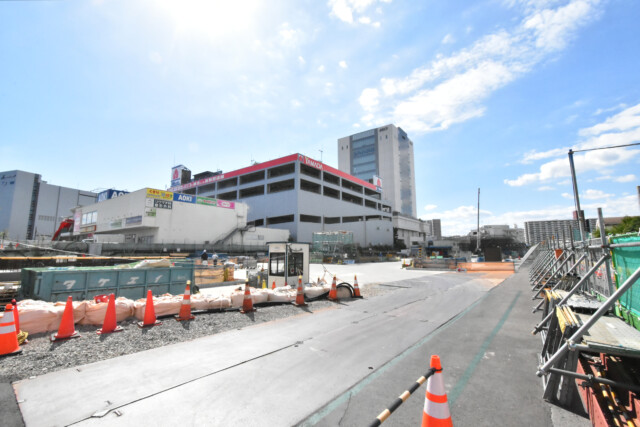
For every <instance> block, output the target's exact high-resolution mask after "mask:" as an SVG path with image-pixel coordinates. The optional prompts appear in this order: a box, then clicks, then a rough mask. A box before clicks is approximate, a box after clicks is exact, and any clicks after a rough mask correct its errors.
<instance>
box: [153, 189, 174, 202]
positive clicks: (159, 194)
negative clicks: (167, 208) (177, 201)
mask: <svg viewBox="0 0 640 427" xmlns="http://www.w3.org/2000/svg"><path fill="white" fill-rule="evenodd" d="M147 197H150V198H152V199H160V200H173V193H172V192H170V191H162V190H156V189H154V188H147Z"/></svg>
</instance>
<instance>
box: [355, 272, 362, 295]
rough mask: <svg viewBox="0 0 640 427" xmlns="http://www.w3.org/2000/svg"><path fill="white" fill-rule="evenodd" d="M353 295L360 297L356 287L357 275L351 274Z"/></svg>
mask: <svg viewBox="0 0 640 427" xmlns="http://www.w3.org/2000/svg"><path fill="white" fill-rule="evenodd" d="M353 296H354V298H362V295H360V288H359V287H358V276H353Z"/></svg>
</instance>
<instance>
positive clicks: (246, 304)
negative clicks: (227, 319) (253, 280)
mask: <svg viewBox="0 0 640 427" xmlns="http://www.w3.org/2000/svg"><path fill="white" fill-rule="evenodd" d="M252 311H256V309H255V308H253V299H251V290H250V287H249V281H248V280H247V281H246V282H245V284H244V300H242V310H240V313H242V314H244V313H251V312H252Z"/></svg>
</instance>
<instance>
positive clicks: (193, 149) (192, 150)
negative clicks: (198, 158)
mask: <svg viewBox="0 0 640 427" xmlns="http://www.w3.org/2000/svg"><path fill="white" fill-rule="evenodd" d="M187 147H188V149H189V152H190V153H197V152H198V151H200V145H199V144H198V143H197V142H190V143H189V144H188V145H187Z"/></svg>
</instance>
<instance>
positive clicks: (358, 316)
mask: <svg viewBox="0 0 640 427" xmlns="http://www.w3.org/2000/svg"><path fill="white" fill-rule="evenodd" d="M349 267H351V268H355V269H358V270H362V271H361V272H360V274H362V276H363V277H362V283H363V284H364V285H365V286H366V284H367V283H373V282H377V281H382V280H383V279H384V278H386V277H393V278H395V279H397V280H396V281H393V282H390V283H387V284H386V285H387V286H388V289H389V292H387V293H385V294H384V295H381V296H378V297H375V298H370V299H368V300H351V301H348V302H342V303H340V304H336V306H335V307H334V308H331V309H325V310H323V311H318V312H315V313H313V314H309V313H308V310H306V309H304V308H301V311H300V312H301V314H300V315H299V316H296V317H293V318H287V319H282V320H279V321H276V322H271V323H267V324H260V325H256V326H253V327H249V328H245V329H243V330H237V331H228V332H225V333H221V334H217V335H213V336H210V337H205V338H200V339H197V340H194V341H192V342H188V343H181V344H176V345H171V346H166V347H163V348H158V349H154V350H149V351H145V352H141V353H137V354H132V355H128V356H124V357H120V358H116V359H111V360H106V361H102V362H97V363H94V364H90V365H85V366H82V367H79V368H74V369H69V370H65V371H59V372H54V373H51V374H48V375H44V376H42V377H37V378H35V379H30V380H24V381H21V382H18V383H16V384H14V388H15V391H16V395H17V398H18V401H19V404H20V408H21V411H22V414H23V417H24V420H25V423H26V425H27V426H40V425H43V426H45V425H46V426H49V425H69V424H74V425H75V424H77V425H131V426H134V425H135V426H139V425H148V424H156V425H169V424H174V423H181V424H183V425H238V424H242V425H268V426H280V425H282V426H288V425H295V424H300V423H302V424H304V425H314V424H321V425H338V424H340V425H363V424H365V425H366V424H368V423H369V422H370V421H371V420H373V419H374V418H375V416H376V415H377V414H378V413H379V412H380V411H382V410H383V409H384V408H385V407H386V406H387V405H388V404H390V403H391V402H392V401H393V400H394V399H395V398H396V397H397V396H398V395H399V394H400V393H401V392H402V391H404V390H405V389H406V388H408V387H409V386H410V385H411V383H412V382H413V381H415V379H417V378H418V377H419V376H420V375H422V374H423V373H424V372H426V370H427V369H428V361H429V357H430V354H432V353H436V352H440V356H441V358H442V363H443V366H444V368H445V374H444V375H445V381H446V386H447V391H448V393H450V396H451V397H450V400H451V401H452V411H453V413H454V422H456V424H457V425H515V424H520V425H551V424H552V421H551V412H552V411H551V410H550V409H549V408H548V407H547V405H546V404H544V402H542V400H541V399H540V397H539V396H540V394H541V389H540V387H539V385H538V380H537V377H535V374H534V372H535V351H536V350H537V348H539V346H540V344H539V341H533V342H532V341H530V339H534V340H537V338H530V337H527V336H526V335H525V337H524V338H523V337H522V336H515V335H514V336H502V335H501V333H500V332H501V331H502V332H503V331H506V330H507V329H508V328H505V325H506V324H507V323H509V322H510V321H511V318H512V315H513V313H514V312H515V307H516V305H518V304H521V303H522V304H524V301H525V300H527V299H529V298H526V295H525V296H521V293H520V292H523V291H524V290H525V289H526V286H525V287H524V288H522V289H520V290H517V289H516V290H510V291H508V292H506V294H505V295H498V294H499V293H498V292H495V291H493V292H489V291H490V290H491V289H492V288H493V287H494V286H495V283H494V282H492V281H488V280H484V279H482V278H481V276H479V275H474V274H456V273H453V274H452V273H446V274H433V273H425V272H416V271H403V270H399V269H398V268H397V266H394V265H387V264H376V265H374V266H373V267H367V266H362V265H359V266H340V268H349ZM367 268H370V270H369V271H366V272H365V271H364V270H365V269H367ZM351 272H353V270H352V271H351ZM351 272H349V271H348V270H345V272H344V274H345V275H346V274H349V275H351ZM334 274H341V273H338V272H336V273H334ZM368 274H369V275H370V278H372V279H371V280H370V279H369V278H367V275H368ZM520 274H526V273H520ZM359 279H360V275H359ZM378 279H380V280H378ZM507 284H508V283H507ZM501 287H502V285H501V286H499V287H498V289H500V288H501ZM505 289H511V288H507V287H505ZM494 295H495V298H494ZM490 296H491V298H489V297H490ZM493 299H495V301H494V300H493ZM529 303H530V301H529ZM529 305H530V304H528V305H527V310H528V308H529ZM483 307H484V308H483ZM528 311H530V310H528ZM534 320H535V319H531V322H533V321H534ZM525 321H528V319H527V320H525ZM527 327H528V325H527ZM518 334H520V332H518ZM524 344H526V345H525V347H526V348H524V347H523V348H520V346H521V345H524ZM495 346H498V347H495ZM494 347H495V348H494ZM525 359H526V363H527V365H526V366H524V363H523V362H522V360H525ZM529 359H530V360H529ZM485 361H486V362H485ZM482 369H489V370H490V372H489V373H488V374H487V373H485V375H482V376H479V375H478V372H480V371H481V370H482ZM512 369H515V370H516V371H517V372H515V373H514V372H512ZM523 372H526V376H527V378H530V381H528V380H527V381H525V382H524V383H523V384H521V385H520V381H521V379H520V376H523ZM529 373H530V375H529ZM487 378H488V380H487ZM478 379H479V381H480V384H475V383H474V381H477V380H478ZM516 379H517V381H514V380H516ZM472 384H473V385H474V387H471V385H472ZM532 384H533V387H532ZM476 387H477V388H476ZM423 403H424V387H422V388H421V389H420V390H419V391H418V392H416V395H415V396H413V397H412V398H411V399H410V400H409V401H408V402H407V403H406V404H405V405H403V407H401V409H400V410H398V411H397V413H394V414H393V416H392V418H391V419H390V420H389V421H387V423H390V424H393V425H416V424H417V423H419V422H420V419H421V416H422V405H423ZM514 405H515V406H514ZM507 414H508V417H507ZM497 417H504V418H502V419H501V421H504V422H498V420H497ZM385 425H386V424H385Z"/></svg>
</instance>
